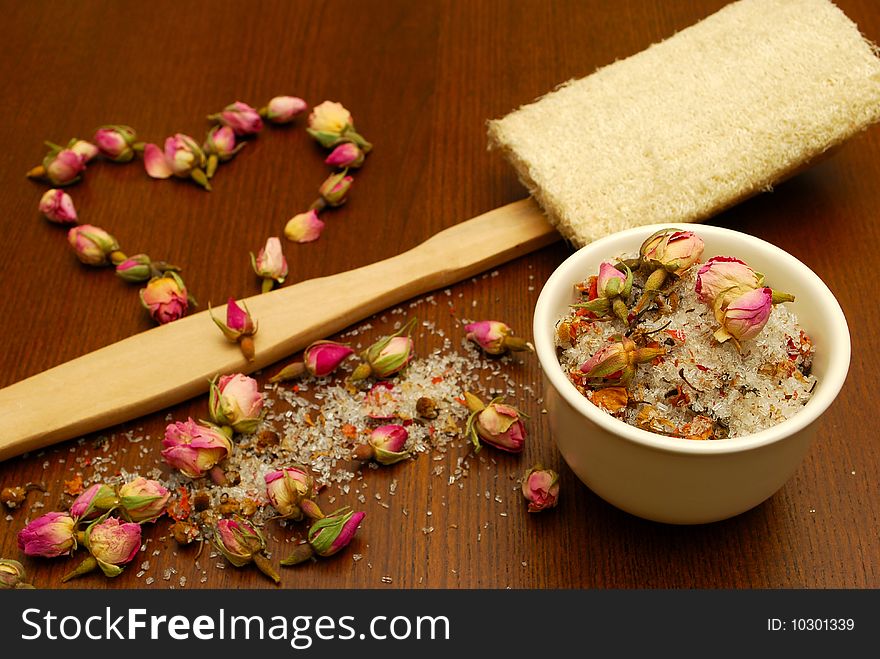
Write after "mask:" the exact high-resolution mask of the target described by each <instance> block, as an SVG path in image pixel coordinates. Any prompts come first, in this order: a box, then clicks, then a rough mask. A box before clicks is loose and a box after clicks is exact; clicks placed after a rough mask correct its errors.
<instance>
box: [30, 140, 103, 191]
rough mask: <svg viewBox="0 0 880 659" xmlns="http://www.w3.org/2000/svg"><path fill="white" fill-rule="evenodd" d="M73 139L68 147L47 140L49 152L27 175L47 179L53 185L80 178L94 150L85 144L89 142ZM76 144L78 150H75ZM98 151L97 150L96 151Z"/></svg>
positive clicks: (66, 183) (75, 180)
mask: <svg viewBox="0 0 880 659" xmlns="http://www.w3.org/2000/svg"><path fill="white" fill-rule="evenodd" d="M81 142H82V140H77V139H75V138H74V139H72V140H70V143H69V144H68V145H67V148H64V147H62V146H59V145H57V144H52V143H51V142H46V144H47V145H48V146H49V153H47V154H46V157H45V158H43V164H42V165H39V166H38V167H34V168H33V169H31V170H30V171H29V172H28V173H27V175H28V177H29V178H41V179H46V180H48V181H49V182H50V183H52V185H57V186H65V185H72V184H73V183H76V182H77V181H79V180H80V178H81V175H82V173H83V172H84V171H85V169H86V163H87V162H88V161H89V160H91V157H92V152H91V150H90V149H89V148H84V146H83V145H88V142H82V144H80V143H81ZM74 146H76V147H77V148H76V150H74V148H73V147H74ZM88 146H90V147H91V146H92V145H88ZM95 153H97V151H95Z"/></svg>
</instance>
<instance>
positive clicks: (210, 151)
mask: <svg viewBox="0 0 880 659" xmlns="http://www.w3.org/2000/svg"><path fill="white" fill-rule="evenodd" d="M243 148H244V142H242V143H241V144H238V145H236V144H235V131H233V130H232V129H231V128H230V127H229V126H214V127H213V128H212V129H211V130H210V131H209V132H208V136H207V137H206V138H205V143H204V144H203V145H202V150H203V151H204V152H205V155H206V156H207V157H208V162H207V165H206V167H205V175H206V176H207V177H208V178H212V177H213V176H214V173H215V172H216V171H217V165H219V164H220V163H221V162H227V161H229V160H232V159H233V158H234V157H235V154H236V153H238V152H239V151H241V150H242V149H243Z"/></svg>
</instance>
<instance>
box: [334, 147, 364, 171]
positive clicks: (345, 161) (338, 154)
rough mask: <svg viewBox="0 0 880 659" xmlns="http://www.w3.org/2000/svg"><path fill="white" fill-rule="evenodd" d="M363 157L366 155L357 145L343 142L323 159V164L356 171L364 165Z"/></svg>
mask: <svg viewBox="0 0 880 659" xmlns="http://www.w3.org/2000/svg"><path fill="white" fill-rule="evenodd" d="M365 157H366V154H365V153H364V152H363V151H362V150H361V148H360V147H359V146H358V145H357V144H353V143H352V142H345V143H343V144H340V145H339V146H337V147H336V148H334V149H333V151H331V152H330V155H329V156H327V157H326V158H325V159H324V164H325V165H330V166H331V167H338V168H339V169H345V168H346V167H350V168H352V169H356V168H358V167H360V166H361V165H363V164H364V158H365Z"/></svg>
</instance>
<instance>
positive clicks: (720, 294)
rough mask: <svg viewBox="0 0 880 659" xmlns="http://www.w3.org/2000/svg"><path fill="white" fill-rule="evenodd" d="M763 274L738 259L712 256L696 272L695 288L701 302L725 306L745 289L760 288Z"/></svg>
mask: <svg viewBox="0 0 880 659" xmlns="http://www.w3.org/2000/svg"><path fill="white" fill-rule="evenodd" d="M763 283H764V275H762V274H760V273H758V272H755V271H754V270H752V269H751V268H750V267H749V266H748V265H746V264H745V263H744V262H743V261H740V260H739V259H735V258H733V257H731V256H713V257H712V258H711V259H709V260H708V261H706V263H705V264H704V265H703V266H702V267H701V268H700V270H699V271H698V272H697V283H696V285H695V290H696V292H697V297H699V299H700V301H701V302H704V303H705V304H708V305H709V306H711V307H713V308H716V307H726V306H727V305H728V304H730V302H731V301H732V300H733V299H734V298H737V297H739V296H740V295H742V294H743V293H745V292H747V291H751V290H754V289H756V288H761V287H762V286H763Z"/></svg>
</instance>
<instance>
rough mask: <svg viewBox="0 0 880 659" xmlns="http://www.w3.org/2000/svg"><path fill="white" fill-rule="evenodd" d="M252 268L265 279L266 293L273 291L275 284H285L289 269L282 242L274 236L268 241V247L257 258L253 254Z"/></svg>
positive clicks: (264, 289) (258, 253)
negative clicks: (282, 249)
mask: <svg viewBox="0 0 880 659" xmlns="http://www.w3.org/2000/svg"><path fill="white" fill-rule="evenodd" d="M251 267H253V269H254V272H256V273H257V276H258V277H261V278H262V279H263V292H264V293H267V292H268V291H270V290H272V286H273V284H274V283H278V284H283V283H284V280H285V279H287V273H288V267H287V259H285V258H284V253H283V252H282V251H281V240H279V239H278V237H276V236H272V237H271V238H269V239H268V240H266V246H265V247H263V249H261V250H260V251H259V252H257V255H256V256H254V254H253V252H251Z"/></svg>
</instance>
